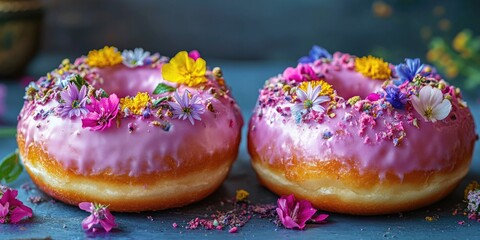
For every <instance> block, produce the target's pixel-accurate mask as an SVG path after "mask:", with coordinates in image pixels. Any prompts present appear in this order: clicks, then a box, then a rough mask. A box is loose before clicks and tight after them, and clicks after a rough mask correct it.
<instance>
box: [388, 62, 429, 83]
mask: <svg viewBox="0 0 480 240" xmlns="http://www.w3.org/2000/svg"><path fill="white" fill-rule="evenodd" d="M424 66H425V65H424V64H421V62H420V59H418V58H415V59H410V58H406V59H405V63H400V64H398V65H397V66H395V71H396V72H397V75H398V77H399V78H400V80H401V82H402V83H403V82H405V81H412V80H413V78H414V77H415V75H417V74H419V73H420V72H421V71H422V69H423V68H424Z"/></svg>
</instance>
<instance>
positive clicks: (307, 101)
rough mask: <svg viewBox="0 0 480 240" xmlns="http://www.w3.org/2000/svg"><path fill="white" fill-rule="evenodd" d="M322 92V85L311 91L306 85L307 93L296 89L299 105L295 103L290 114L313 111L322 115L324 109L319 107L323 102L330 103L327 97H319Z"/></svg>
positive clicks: (310, 87)
mask: <svg viewBox="0 0 480 240" xmlns="http://www.w3.org/2000/svg"><path fill="white" fill-rule="evenodd" d="M321 91H322V85H318V86H316V87H315V88H313V89H312V85H311V84H310V83H308V87H307V91H306V92H305V90H303V89H301V88H298V89H297V99H299V100H300V102H299V103H296V104H295V105H293V106H292V112H293V113H295V114H297V113H302V112H304V111H307V112H308V111H310V110H313V111H315V112H319V113H322V112H323V111H325V108H324V107H323V106H322V105H321V104H322V103H324V102H328V101H330V97H329V96H320V92H321Z"/></svg>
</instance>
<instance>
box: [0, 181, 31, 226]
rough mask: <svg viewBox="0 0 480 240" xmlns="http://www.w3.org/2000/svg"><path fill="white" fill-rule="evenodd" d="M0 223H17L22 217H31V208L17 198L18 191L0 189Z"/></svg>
mask: <svg viewBox="0 0 480 240" xmlns="http://www.w3.org/2000/svg"><path fill="white" fill-rule="evenodd" d="M0 195H1V198H0V223H18V222H20V221H21V220H22V219H23V218H24V217H32V215H33V212H32V209H31V208H29V207H27V206H25V205H24V204H23V202H21V201H20V200H18V199H17V195H18V191H17V190H12V189H10V188H6V190H4V191H2V190H0Z"/></svg>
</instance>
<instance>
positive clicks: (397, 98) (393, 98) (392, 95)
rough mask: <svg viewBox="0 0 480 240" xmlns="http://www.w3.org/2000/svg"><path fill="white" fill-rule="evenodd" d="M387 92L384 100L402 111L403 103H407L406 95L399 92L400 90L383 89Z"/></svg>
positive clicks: (393, 88)
mask: <svg viewBox="0 0 480 240" xmlns="http://www.w3.org/2000/svg"><path fill="white" fill-rule="evenodd" d="M385 92H387V94H386V96H385V99H386V100H387V101H388V102H389V103H390V104H392V106H393V107H394V108H396V109H403V106H404V105H405V103H407V100H408V98H407V95H406V94H405V93H402V92H401V91H400V88H398V87H394V86H389V87H387V88H386V89H385Z"/></svg>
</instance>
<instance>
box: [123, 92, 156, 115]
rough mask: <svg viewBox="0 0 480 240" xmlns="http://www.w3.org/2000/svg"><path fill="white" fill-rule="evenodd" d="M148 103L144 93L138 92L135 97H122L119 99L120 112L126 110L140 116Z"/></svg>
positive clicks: (146, 94) (148, 97)
mask: <svg viewBox="0 0 480 240" xmlns="http://www.w3.org/2000/svg"><path fill="white" fill-rule="evenodd" d="M149 102H150V96H149V95H148V93H146V92H139V93H137V95H135V97H133V98H132V97H124V98H121V99H120V106H121V110H122V111H123V112H124V111H125V109H128V111H129V112H130V113H133V114H136V115H140V114H142V113H143V110H145V108H146V107H147V104H148V103H149Z"/></svg>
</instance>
